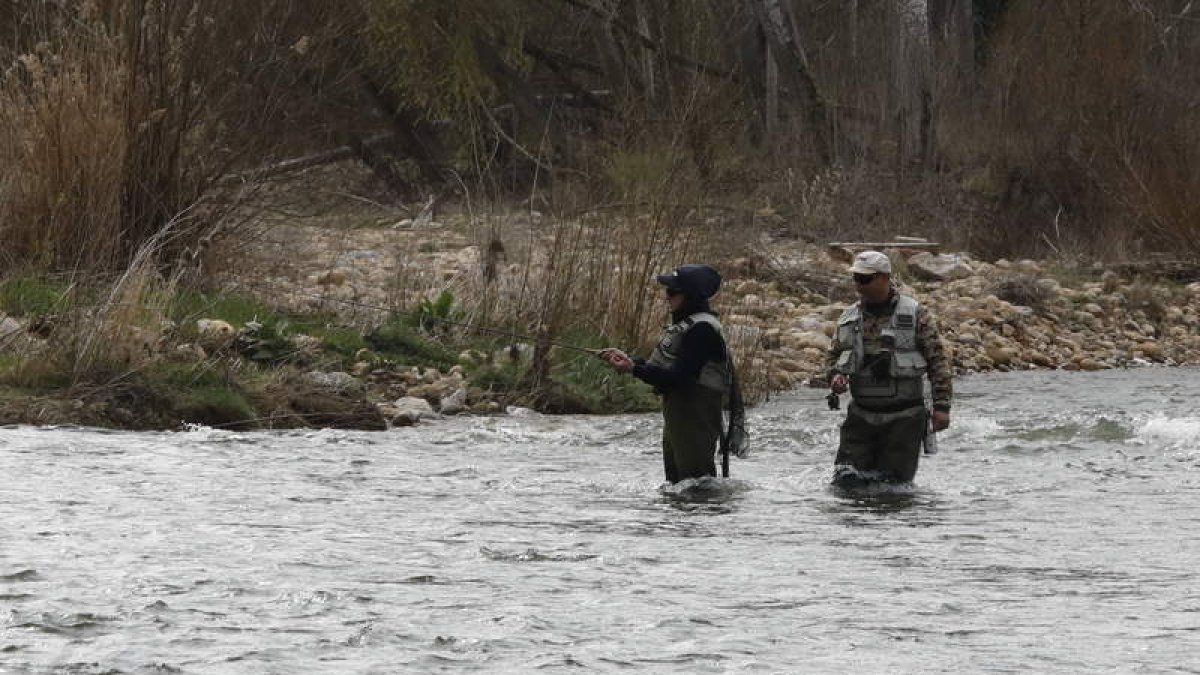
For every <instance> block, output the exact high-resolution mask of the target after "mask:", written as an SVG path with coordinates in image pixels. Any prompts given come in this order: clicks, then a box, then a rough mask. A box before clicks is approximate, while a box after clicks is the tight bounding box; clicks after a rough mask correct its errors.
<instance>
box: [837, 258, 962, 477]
mask: <svg viewBox="0 0 1200 675" xmlns="http://www.w3.org/2000/svg"><path fill="white" fill-rule="evenodd" d="M849 272H850V273H851V274H852V275H853V277H854V285H855V288H856V289H857V290H858V295H859V301H858V302H856V303H854V304H853V305H851V306H850V307H848V308H847V309H846V311H845V312H843V313H842V316H841V318H840V319H838V326H837V332H836V333H835V334H834V338H833V342H832V345H831V346H830V350H829V357H828V360H827V363H826V365H827V374H828V376H829V385H830V389H831V390H832V392H833V395H834V396H835V397H836V395H838V394H842V393H845V392H846V391H847V390H849V391H850V394H851V396H852V397H853V401H852V402H851V404H850V405H849V406H848V410H847V414H846V420H845V421H844V422H843V423H842V428H841V432H840V437H839V443H838V452H837V458H836V459H835V460H834V475H833V483H834V485H837V486H839V487H844V488H855V487H860V486H863V485H868V484H870V483H872V482H883V483H908V482H911V481H912V479H913V477H914V476H916V473H917V464H918V461H919V458H920V450H921V444H922V441H924V440H926V434H928V433H931V432H937V431H941V430H943V429H945V428H947V427H948V426H950V399H951V396H952V394H953V386H952V373H951V370H950V359H949V358H948V356H947V353H946V347H945V344H944V343H943V342H942V339H941V337H940V335H939V334H938V329H937V324H936V322H935V320H934V317H933V316H932V315H931V314H930V312H929V310H928V309H927V308H925V307H924V306H923V305H921V304H920V303H918V302H917V301H916V300H915V299H914V298H912V297H910V296H907V295H903V294H901V293H899V292H898V291H897V290H896V288H895V287H894V286H892V281H891V277H892V262H891V260H889V259H888V257H887V256H886V255H884V254H883V253H880V252H878V251H863V252H862V253H859V254H858V255H856V256H855V257H854V261H853V263H852V264H851V265H850V269H849ZM926 378H927V379H928V380H929V383H930V387H931V389H932V411H930V410H929V409H927V408H926V406H925V379H926ZM833 403H834V404H836V398H834V399H833ZM927 447H928V445H927Z"/></svg>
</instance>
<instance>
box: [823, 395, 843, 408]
mask: <svg viewBox="0 0 1200 675" xmlns="http://www.w3.org/2000/svg"><path fill="white" fill-rule="evenodd" d="M825 403H827V404H828V405H829V409H830V410H837V409H838V408H840V407H842V399H841V397H840V396H838V395H837V394H835V393H833V392H832V391H831V392H829V395H828V396H826V397H825Z"/></svg>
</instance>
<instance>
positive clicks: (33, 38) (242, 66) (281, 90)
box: [0, 0, 329, 271]
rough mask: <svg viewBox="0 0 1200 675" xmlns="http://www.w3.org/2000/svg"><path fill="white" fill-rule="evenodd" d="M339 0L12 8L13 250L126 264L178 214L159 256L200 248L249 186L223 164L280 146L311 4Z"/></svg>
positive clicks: (52, 265)
mask: <svg viewBox="0 0 1200 675" xmlns="http://www.w3.org/2000/svg"><path fill="white" fill-rule="evenodd" d="M328 4H329V3H313V4H312V6H310V7H300V6H298V5H295V4H294V3H289V2H286V1H285V0H253V1H250V2H244V3H228V2H223V1H220V0H178V1H167V0H104V1H99V0H68V1H67V2H56V3H49V2H36V3H34V2H31V3H19V4H16V3H14V4H13V6H12V7H10V8H6V9H7V10H8V11H10V12H15V13H16V14H17V16H15V17H10V18H11V19H12V21H13V22H14V23H15V24H16V25H18V26H19V27H20V30H18V31H17V32H16V33H15V34H7V33H6V34H4V35H2V36H0V57H5V58H6V59H7V60H8V61H9V62H8V63H6V64H5V65H4V68H5V70H4V74H3V77H2V78H0V237H2V238H3V240H4V241H5V243H6V245H5V246H4V247H3V250H2V251H0V265H3V266H4V267H5V268H12V267H15V266H24V267H29V266H33V267H40V268H48V269H55V270H110V271H111V270H119V269H122V268H124V266H126V265H127V264H129V263H130V262H131V261H132V260H133V259H134V257H135V256H136V255H137V253H138V251H139V250H141V247H142V245H143V244H144V243H146V242H147V241H149V240H150V239H151V238H153V237H155V236H156V235H159V234H160V233H161V232H162V231H163V228H164V227H165V226H166V224H167V223H172V227H171V231H170V238H169V239H167V240H165V241H160V242H159V245H157V246H156V247H155V248H156V251H157V254H158V255H160V256H161V257H162V258H163V260H160V261H159V262H160V263H164V264H169V263H170V262H173V261H174V260H175V259H176V258H178V257H179V256H180V255H181V254H182V253H184V252H185V251H189V250H190V251H192V252H194V251H195V249H196V248H197V247H198V243H199V242H200V241H201V240H202V239H203V238H204V237H205V236H206V235H210V234H211V233H212V231H213V230H214V229H216V228H218V227H219V226H220V224H221V219H222V216H223V214H224V213H226V209H227V207H228V204H229V201H230V200H231V199H234V198H235V196H236V194H237V193H238V192H239V191H241V190H244V189H245V185H242V184H230V183H228V182H226V183H223V184H221V185H218V179H219V178H221V177H222V176H224V175H226V174H229V173H230V172H231V171H232V170H234V169H242V168H248V167H249V166H252V165H254V164H257V163H260V162H264V161H266V160H267V159H268V158H269V157H270V153H271V146H272V144H273V143H274V142H275V139H274V138H272V136H271V134H270V133H262V132H264V130H270V129H271V128H272V124H273V122H274V121H277V120H280V119H281V118H282V117H283V116H284V113H285V112H286V111H287V109H288V106H289V97H291V98H290V100H291V101H292V102H294V101H295V100H296V98H295V96H294V94H295V87H296V81H297V80H298V79H299V75H298V74H297V69H296V68H295V66H296V62H297V61H298V60H301V59H302V58H303V54H302V52H303V51H304V50H303V49H300V48H298V47H296V45H297V44H300V41H299V38H300V37H301V36H302V35H304V34H305V31H306V29H307V28H309V27H311V26H309V25H306V23H305V20H304V17H303V16H302V15H304V14H305V13H306V12H309V11H312V13H313V14H314V15H320V12H318V11H317V10H318V9H319V8H323V7H324V8H326V9H327V7H326V5H328ZM298 16H299V17H300V18H299V19H298V18H297V17H298ZM313 20H314V21H315V20H317V19H313Z"/></svg>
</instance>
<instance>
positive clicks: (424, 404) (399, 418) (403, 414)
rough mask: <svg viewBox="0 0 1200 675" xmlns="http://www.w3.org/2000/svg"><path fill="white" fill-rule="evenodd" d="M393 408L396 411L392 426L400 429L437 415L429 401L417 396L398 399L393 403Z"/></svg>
mask: <svg viewBox="0 0 1200 675" xmlns="http://www.w3.org/2000/svg"><path fill="white" fill-rule="evenodd" d="M392 407H393V408H395V409H396V412H395V414H393V415H392V424H394V425H396V426H400V427H406V426H412V425H414V424H416V423H417V422H419V421H421V420H423V419H428V418H431V417H434V416H435V415H436V413H435V412H434V411H433V406H431V405H429V401H426V400H425V399H423V398H417V397H415V396H405V397H403V398H398V399H396V400H395V401H393V402H392Z"/></svg>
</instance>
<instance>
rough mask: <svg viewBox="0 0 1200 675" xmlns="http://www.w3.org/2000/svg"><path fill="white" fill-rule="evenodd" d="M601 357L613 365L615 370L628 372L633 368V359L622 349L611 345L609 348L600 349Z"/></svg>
mask: <svg viewBox="0 0 1200 675" xmlns="http://www.w3.org/2000/svg"><path fill="white" fill-rule="evenodd" d="M600 358H602V359H604V360H605V361H608V365H610V366H612V367H613V370H615V371H617V372H618V373H628V372H629V371H631V370H633V359H631V358H629V355H628V354H626V353H625V352H623V351H621V350H620V349H616V348H613V347H609V348H608V349H602V350H600Z"/></svg>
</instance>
